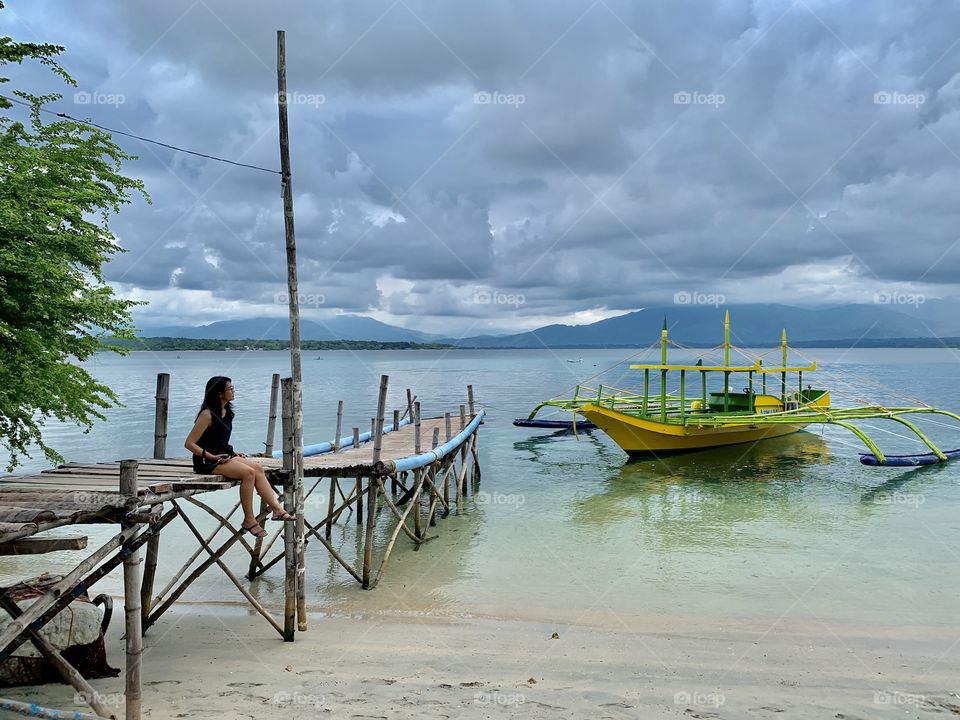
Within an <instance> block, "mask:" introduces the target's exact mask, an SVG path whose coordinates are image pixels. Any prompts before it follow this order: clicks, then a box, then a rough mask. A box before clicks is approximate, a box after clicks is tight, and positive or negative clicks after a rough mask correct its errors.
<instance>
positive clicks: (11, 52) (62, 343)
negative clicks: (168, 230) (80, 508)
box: [0, 3, 145, 469]
mask: <svg viewBox="0 0 960 720" xmlns="http://www.w3.org/2000/svg"><path fill="white" fill-rule="evenodd" d="M0 7H2V3H0ZM61 51H62V48H60V47H58V46H55V45H39V44H33V43H18V42H15V41H13V40H11V39H10V38H8V37H4V38H0V65H2V64H4V63H10V62H17V63H19V62H22V61H23V60H25V59H33V60H38V61H39V62H41V63H43V64H45V65H48V66H50V67H51V68H52V70H53V71H54V72H55V73H56V74H57V75H59V76H60V77H62V78H63V79H64V80H65V81H66V82H67V83H69V84H71V85H74V82H73V80H72V79H71V78H70V76H69V75H67V73H66V72H65V71H64V70H63V69H62V68H61V67H60V66H59V65H58V64H57V63H56V60H55V59H54V58H55V56H56V55H57V54H58V53H60V52H61ZM4 82H7V78H0V83H4ZM12 94H13V95H16V96H18V97H19V98H21V99H23V100H24V101H26V102H28V103H30V105H31V110H30V120H29V122H27V123H26V124H25V123H23V122H18V121H15V120H13V119H11V118H9V117H7V116H6V115H4V114H0V445H2V446H3V447H4V448H5V449H6V450H8V451H9V453H10V458H11V459H10V464H9V466H8V469H12V468H13V467H15V466H16V465H17V464H19V462H20V461H19V456H21V455H27V456H29V453H28V452H27V450H28V447H29V446H31V445H33V444H35V445H36V446H38V447H39V448H41V450H42V451H43V453H44V454H45V455H46V457H47V458H48V459H49V460H50V461H51V462H57V461H61V460H62V458H60V456H59V455H58V454H57V452H56V451H55V450H54V449H53V448H51V447H49V446H48V445H46V444H45V443H44V442H43V437H42V427H43V423H44V421H45V420H47V419H48V418H51V417H55V418H57V419H58V420H61V421H74V422H76V423H77V424H78V425H80V426H82V427H84V428H85V429H86V430H87V431H89V429H90V428H91V426H92V424H93V421H94V420H95V419H97V418H100V419H102V418H103V414H102V413H101V412H100V411H101V410H102V409H104V408H107V407H110V406H112V405H114V404H117V397H116V395H115V394H114V393H113V391H111V390H110V388H108V387H106V386H105V385H102V384H100V383H98V382H97V381H96V380H95V379H94V378H93V377H92V376H91V375H90V374H89V373H88V372H87V371H86V370H84V369H83V368H81V367H80V366H79V365H78V364H77V362H78V361H83V360H86V359H87V358H89V357H90V356H91V355H92V354H93V353H94V352H96V351H97V350H99V349H101V348H103V347H109V348H110V349H111V350H113V351H115V352H126V351H125V350H124V349H123V348H120V347H118V346H115V345H110V346H107V345H105V344H104V343H103V342H102V341H103V339H104V338H106V337H108V336H116V337H120V338H125V337H126V338H132V337H133V326H132V319H131V316H130V308H131V307H132V306H134V305H136V304H137V303H134V302H130V301H126V300H121V299H119V298H117V297H116V296H115V295H114V293H113V290H112V288H111V287H110V286H109V285H107V284H106V283H105V282H104V280H103V275H102V266H103V264H104V263H105V262H108V261H109V260H110V257H111V255H113V254H114V253H117V252H122V248H120V246H119V245H117V244H116V242H115V238H114V236H113V234H112V233H111V232H110V230H109V228H108V224H107V221H108V218H109V216H110V215H111V214H112V213H116V212H118V211H119V210H120V208H121V206H122V205H124V204H126V203H128V202H129V201H130V197H129V196H130V193H131V191H134V192H139V193H143V192H144V191H143V186H142V184H141V182H140V181H138V180H133V179H130V178H127V177H124V176H123V175H122V174H120V168H121V164H122V162H123V161H124V160H131V159H135V158H133V157H132V156H130V155H127V154H125V153H124V152H123V151H122V150H121V149H120V148H119V147H118V146H117V145H115V144H114V143H113V142H112V140H111V138H110V135H108V134H107V133H104V132H102V131H99V130H96V129H91V128H88V127H86V126H84V125H81V124H79V123H76V122H73V121H68V120H61V121H56V122H52V123H49V124H46V125H45V124H43V122H42V121H41V116H40V108H41V106H42V105H43V103H45V102H49V101H52V100H57V99H59V97H60V96H59V95H47V96H34V95H31V94H29V93H26V92H22V91H14V92H13V93H12ZM10 107H11V105H10V103H9V102H5V101H0V108H5V109H7V108H10ZM144 196H145V195H144Z"/></svg>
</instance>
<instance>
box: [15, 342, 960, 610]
mask: <svg viewBox="0 0 960 720" xmlns="http://www.w3.org/2000/svg"><path fill="white" fill-rule="evenodd" d="M805 353H806V354H807V355H809V356H812V357H815V358H817V360H818V361H819V362H820V366H821V368H822V369H823V370H824V371H825V372H826V373H833V372H837V371H842V372H848V373H856V374H858V375H862V376H868V377H871V378H873V379H874V380H875V381H876V382H878V383H879V384H880V385H881V386H882V388H885V389H880V390H877V389H874V388H872V387H868V385H867V384H865V383H863V382H860V381H852V382H851V383H850V391H851V392H852V393H853V394H855V395H858V396H862V397H864V398H879V399H882V400H884V402H893V400H892V399H891V394H892V392H893V391H896V392H897V393H901V394H906V395H908V396H910V397H912V398H917V399H919V400H923V401H925V402H928V403H930V404H935V405H938V406H941V407H946V408H948V409H951V410H953V411H957V410H958V408H960V400H958V398H957V392H956V391H957V388H960V362H958V358H957V357H956V356H955V355H954V354H953V353H952V352H951V351H947V350H926V349H924V350H906V349H903V350H901V349H897V350H852V351H851V350H810V351H805ZM623 355H624V352H623V351H619V350H600V351H586V350H575V351H559V352H550V351H458V352H453V353H444V352H441V351H416V352H414V351H407V352H361V353H348V352H333V353H306V354H305V356H304V381H305V382H304V406H305V412H304V415H305V418H304V420H305V428H306V440H307V441H308V442H312V441H319V440H326V439H329V438H330V437H332V435H333V432H334V425H335V416H336V402H337V400H338V399H344V400H345V401H346V421H345V426H346V427H347V428H349V427H352V426H354V425H356V426H359V427H361V428H362V429H367V428H369V423H370V416H371V414H372V411H373V408H374V405H375V399H376V398H375V395H376V387H377V381H378V378H379V375H380V374H381V373H387V374H389V375H390V377H391V396H390V407H391V408H392V407H401V406H402V405H403V404H404V403H405V400H404V389H405V388H406V387H411V388H413V389H414V391H415V392H416V393H417V394H418V395H419V397H420V398H421V400H422V402H423V412H424V414H425V415H430V414H432V413H440V412H443V411H444V410H453V409H455V408H456V406H458V405H459V404H461V403H463V402H465V398H466V390H465V388H466V385H467V383H472V384H473V386H474V388H475V391H476V396H477V399H478V403H479V404H480V405H481V406H483V407H485V408H486V409H487V411H488V420H487V422H486V424H485V425H484V427H483V429H482V432H481V441H480V442H481V458H482V464H483V482H482V485H481V488H480V492H479V493H478V494H477V496H476V497H475V498H474V499H473V500H472V501H470V502H469V503H468V504H467V506H466V507H465V509H464V512H463V513H462V514H460V515H459V516H457V517H450V518H447V519H445V520H440V521H439V522H438V526H437V528H436V530H437V534H438V535H439V537H438V539H436V540H433V541H431V542H430V543H427V544H426V545H425V546H424V547H423V548H422V549H421V550H420V551H419V552H414V551H413V550H412V549H410V547H409V546H408V544H406V543H404V542H401V543H400V544H399V546H398V549H397V551H396V552H395V554H394V557H393V559H392V560H391V564H390V567H389V569H388V572H387V575H386V577H385V579H384V581H383V582H382V583H381V585H380V587H379V588H378V589H377V590H376V591H375V592H373V593H365V592H363V591H361V590H360V589H359V588H358V587H357V586H356V584H355V583H354V582H353V581H352V579H350V578H349V577H348V576H347V575H346V573H345V572H344V571H342V570H340V569H339V566H337V565H335V564H333V563H332V562H330V561H329V560H328V558H327V557H326V555H325V551H324V550H323V548H322V547H319V546H318V545H317V544H316V543H314V544H312V545H311V546H310V547H309V549H308V554H309V557H310V561H309V564H308V577H309V582H310V591H309V593H308V598H309V601H310V603H311V606H312V607H314V608H315V609H319V610H323V611H327V612H334V613H349V612H354V611H367V610H372V611H378V610H382V611H394V612H396V611H402V612H412V613H436V614H460V613H465V614H482V615H493V616H513V617H528V618H536V619H549V620H556V621H565V622H575V621H581V622H596V623H601V624H610V625H614V626H616V625H617V624H618V623H623V622H627V623H629V622H630V620H631V618H633V619H639V618H644V617H650V616H659V617H662V618H667V619H668V624H669V619H670V618H673V619H675V622H677V623H678V624H682V623H684V622H689V621H690V619H691V618H697V619H700V620H703V621H707V622H715V623H728V622H737V621H739V620H741V619H743V620H749V619H756V618H764V619H771V620H777V619H778V618H781V617H784V618H788V619H790V620H793V621H797V622H804V623H811V624H813V625H817V624H818V623H827V622H830V621H840V620H842V621H849V622H856V623H862V624H864V625H867V626H870V625H874V624H876V625H886V626H889V625H897V624H903V625H911V624H925V625H933V626H940V625H942V626H944V627H946V626H953V625H955V613H956V608H957V599H958V596H960V577H958V575H957V573H956V572H955V570H956V567H957V563H958V561H960V549H958V548H960V483H958V482H957V480H958V477H960V465H957V464H956V463H954V464H951V465H946V466H937V467H930V468H922V469H915V470H908V471H904V470H902V469H900V470H898V469H887V468H879V469H878V468H866V467H864V466H862V465H860V463H859V462H858V460H857V457H856V452H857V450H858V448H857V447H855V446H854V445H855V443H854V442H853V441H854V438H853V437H852V436H848V435H846V434H845V433H844V432H843V431H841V430H839V429H834V428H829V429H828V430H827V431H825V432H824V433H820V432H819V431H817V432H809V433H801V434H797V435H794V436H789V437H786V438H780V439H775V440H769V441H766V442H763V443H760V444H758V445H755V446H743V447H731V448H726V449H721V450H715V451H707V452H701V453H695V454H690V455H685V456H680V457H673V458H670V459H668V460H665V461H663V462H660V461H644V462H634V463H628V462H626V456H625V455H624V454H623V453H622V452H621V451H620V450H619V449H618V448H617V447H616V446H615V445H613V444H612V443H611V442H610V441H609V440H608V439H607V438H606V437H605V436H603V435H602V434H599V433H596V434H582V435H581V436H580V438H579V440H577V439H574V438H573V437H572V436H570V435H566V434H556V433H551V432H550V431H538V430H530V429H521V428H515V427H513V426H512V425H511V420H512V419H513V418H514V417H517V416H521V415H525V414H526V413H527V412H528V411H529V409H530V408H531V407H532V405H534V404H535V403H536V402H537V401H538V400H541V399H544V398H546V397H549V396H552V395H556V394H558V393H560V392H562V391H563V390H564V389H566V388H568V387H570V386H572V385H574V384H576V383H577V382H578V381H580V380H581V379H583V378H585V377H587V376H590V375H593V374H594V373H596V372H599V371H601V370H603V369H604V368H607V367H609V366H612V365H615V364H616V363H617V362H618V361H620V360H622V358H623ZM318 356H319V358H318ZM569 358H573V359H579V358H582V362H579V363H570V362H567V359H569ZM677 359H679V357H677ZM287 363H288V359H287V356H286V355H284V354H283V353H241V352H209V353H207V352H204V353H181V354H180V355H179V356H178V355H177V354H176V353H135V354H133V355H130V356H128V357H126V358H119V357H115V356H112V355H101V356H98V357H97V358H96V360H95V361H94V362H92V363H91V364H90V367H91V369H92V371H93V372H94V374H95V375H96V376H97V377H98V378H99V379H101V380H102V381H104V382H106V383H107V384H108V385H110V386H112V387H113V388H114V389H115V390H116V391H117V392H118V393H119V394H120V396H121V398H122V399H123V401H124V403H125V404H126V407H124V408H118V409H115V410H112V411H110V413H109V415H110V418H109V421H108V422H107V423H101V424H98V425H97V427H96V428H95V429H94V430H93V432H91V433H90V434H88V435H83V434H82V433H80V432H79V431H78V430H77V429H76V428H72V427H69V426H57V427H51V428H50V432H49V435H48V436H49V439H50V442H51V443H52V444H53V445H54V446H55V447H57V448H58V449H59V450H60V451H61V452H62V453H63V454H64V455H65V456H66V457H67V458H68V459H69V460H71V461H96V460H106V459H118V458H121V457H127V456H145V455H149V454H150V453H151V451H152V438H153V394H154V391H155V377H156V373H157V372H161V371H165V372H170V373H171V375H172V393H171V408H170V440H169V445H168V448H169V450H168V452H169V453H171V454H172V453H174V452H179V448H180V444H181V442H182V439H183V437H184V436H185V435H186V433H187V431H188V430H189V427H190V425H191V422H192V419H193V416H194V414H195V413H196V410H197V405H198V402H199V396H200V392H201V390H202V386H203V383H204V381H205V380H206V378H207V377H208V376H209V375H211V374H226V375H229V376H231V377H232V378H233V380H234V385H235V386H236V388H237V401H236V410H237V419H236V422H235V434H234V445H235V447H237V449H238V450H246V451H248V452H256V451H258V450H259V449H260V448H261V447H262V445H261V444H262V441H263V438H264V436H265V432H266V415H267V403H268V399H269V384H270V376H271V374H272V373H273V372H280V373H283V374H286V372H287V370H288V364H287ZM634 375H635V373H634ZM630 378H631V374H630V373H628V372H626V371H625V369H624V367H623V366H620V367H618V368H616V369H614V370H612V371H610V372H607V373H605V374H604V375H603V378H602V381H603V382H605V383H608V384H612V385H615V386H620V387H626V386H628V385H629V384H630V383H631V382H633V381H632V380H631V379H630ZM811 381H812V382H814V383H815V384H816V381H815V380H813V379H811ZM901 402H903V401H901ZM927 427H928V429H929V430H930V431H931V433H932V434H933V435H934V436H935V437H936V438H937V439H938V440H940V441H941V442H942V443H943V444H942V445H941V446H942V447H948V448H953V447H960V428H955V429H953V430H952V431H951V430H949V429H947V428H944V427H941V426H934V425H931V426H927ZM873 434H874V436H875V437H877V439H878V440H879V441H880V442H881V446H882V447H883V448H884V449H885V450H888V451H894V452H895V451H919V448H918V446H917V445H916V443H914V444H913V445H907V444H905V443H904V441H902V440H901V438H899V437H896V436H892V435H884V434H883V433H881V432H874V433H873ZM41 466H42V463H38V462H32V463H29V464H28V466H27V467H26V468H25V469H27V470H32V469H36V468H38V467H41ZM218 495H222V497H216V498H215V499H214V500H213V503H215V504H217V505H218V506H220V507H226V506H229V505H230V504H231V502H232V501H235V498H234V497H233V495H232V494H230V496H229V497H228V496H227V495H228V494H227V493H222V494H218ZM320 496H322V497H323V498H325V496H326V490H325V488H324V490H323V492H322V493H319V494H318V503H319V504H325V500H321V499H320ZM308 507H309V506H308ZM202 522H205V520H204V521H202ZM390 529H391V528H390V526H388V525H387V524H386V523H381V526H380V529H379V532H380V533H382V534H384V533H388V532H389V531H390ZM86 530H87V529H85V532H86ZM72 532H76V531H72ZM107 533H109V528H96V527H94V528H92V529H90V533H89V534H91V544H92V543H93V542H95V541H96V539H97V538H99V537H105V536H106V534H107ZM163 538H164V539H163V548H162V553H161V555H162V557H161V571H160V575H159V577H158V586H160V585H162V584H163V583H164V581H165V579H166V577H167V576H169V574H170V573H172V572H173V571H174V570H176V569H177V567H179V565H178V563H177V561H178V560H180V561H181V562H182V560H183V559H184V558H185V557H186V556H187V555H189V554H190V553H191V552H192V551H193V549H194V547H195V546H194V545H193V544H192V540H190V538H188V537H187V535H186V530H185V529H184V528H183V527H182V526H181V525H179V524H178V525H176V526H173V527H171V529H169V530H167V531H165V533H164V536H163ZM334 541H335V542H336V543H338V545H339V546H340V548H341V551H342V552H344V553H345V554H347V556H349V557H352V556H353V554H354V553H356V548H357V545H356V536H355V532H354V525H353V524H352V519H350V520H348V522H347V523H345V524H344V525H343V526H340V527H337V528H336V529H335V533H334ZM228 558H230V559H231V562H232V564H233V565H234V566H235V567H236V568H237V569H238V570H239V569H242V568H243V567H245V564H244V563H243V558H242V557H241V556H240V555H239V554H233V555H228ZM75 562H76V558H75V557H71V556H70V555H67V554H56V555H50V556H45V557H44V558H32V559H27V558H25V559H12V560H11V559H6V560H4V561H3V564H2V565H0V570H2V573H3V576H4V579H8V578H10V577H13V576H25V575H29V574H36V573H38V572H40V571H43V570H51V571H57V570H61V571H62V570H63V569H65V568H68V567H72V564H75ZM282 584H283V577H282V571H281V570H279V568H278V569H277V570H275V571H272V572H271V573H270V575H269V576H268V577H266V578H264V579H263V580H261V581H259V582H257V583H255V584H254V587H253V590H254V593H255V594H256V595H257V596H258V597H260V598H261V600H264V601H266V602H268V603H279V602H280V601H281V594H280V593H281V592H282ZM105 587H106V589H108V590H112V591H114V592H119V575H118V574H115V575H114V576H111V577H110V578H108V579H107V580H106V581H105ZM186 599H190V600H193V601H197V602H214V603H220V602H229V603H234V602H238V603H242V602H243V598H242V597H241V596H240V595H239V593H238V592H237V591H236V589H235V588H233V587H232V586H231V585H229V581H228V580H227V579H226V578H225V577H223V576H222V575H220V574H218V572H217V571H216V570H213V571H211V572H210V573H208V574H207V576H206V577H205V578H204V580H203V581H202V582H201V583H198V585H197V586H196V587H195V588H194V589H192V590H191V591H190V592H189V593H188V595H187V596H186ZM184 607H190V606H189V605H185V606H184ZM678 629H679V628H678Z"/></svg>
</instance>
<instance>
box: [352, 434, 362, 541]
mask: <svg viewBox="0 0 960 720" xmlns="http://www.w3.org/2000/svg"><path fill="white" fill-rule="evenodd" d="M353 446H354V447H355V448H358V447H360V428H354V429H353ZM356 494H357V527H360V526H361V525H363V478H362V477H361V476H359V475H358V476H357V492H356Z"/></svg>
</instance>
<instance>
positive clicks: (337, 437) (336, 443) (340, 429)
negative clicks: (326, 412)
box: [333, 400, 343, 453]
mask: <svg viewBox="0 0 960 720" xmlns="http://www.w3.org/2000/svg"><path fill="white" fill-rule="evenodd" d="M341 432H343V400H340V401H339V402H337V434H336V435H334V436H333V451H334V452H335V453H337V452H340V433H341Z"/></svg>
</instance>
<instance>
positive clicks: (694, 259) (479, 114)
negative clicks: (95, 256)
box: [0, 0, 960, 334]
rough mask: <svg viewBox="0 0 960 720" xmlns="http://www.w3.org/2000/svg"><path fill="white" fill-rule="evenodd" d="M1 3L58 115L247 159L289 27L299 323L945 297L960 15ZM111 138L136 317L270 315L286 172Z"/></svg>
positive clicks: (266, 159) (3, 19) (120, 283)
mask: <svg viewBox="0 0 960 720" xmlns="http://www.w3.org/2000/svg"><path fill="white" fill-rule="evenodd" d="M6 4H7V8H6V9H5V10H3V11H0V33H3V34H8V35H11V36H13V37H14V38H16V39H18V40H24V41H43V42H53V43H58V44H61V45H64V46H65V47H66V52H65V53H64V55H63V56H62V63H63V65H64V66H65V67H66V68H67V70H68V71H69V72H70V73H71V74H72V75H73V76H74V78H75V79H76V80H77V83H78V86H79V87H78V88H77V89H76V91H74V90H73V89H70V88H62V92H63V93H64V98H63V99H62V100H61V101H59V102H58V103H56V104H55V105H54V106H53V107H55V108H56V109H58V110H61V111H64V112H68V113H70V114H72V115H76V116H78V117H85V118H89V119H91V120H93V121H95V122H99V123H102V124H104V125H107V126H110V127H113V128H116V129H119V130H125V131H129V132H135V133H138V134H141V135H145V136H148V137H152V138H157V139H160V140H163V141H166V142H168V143H172V144H175V145H180V146H183V147H187V148H191V149H195V150H199V151H203V152H207V153H212V154H216V155H221V156H224V157H228V158H232V159H236V160H240V161H242V162H246V163H251V164H255V165H260V166H263V167H266V168H278V167H279V159H278V144H277V108H276V76H275V69H276V36H275V30H277V29H280V28H283V29H285V30H286V31H287V56H288V80H289V90H290V92H291V97H290V102H291V105H290V113H291V116H290V124H291V144H292V152H293V173H294V189H295V208H296V223H297V241H298V248H299V253H300V283H301V292H302V294H303V298H302V300H303V303H304V306H305V307H304V314H305V316H306V317H310V318H313V319H322V318H323V317H324V316H328V315H331V314H336V313H342V312H353V313H364V314H369V315H372V316H374V317H376V318H378V319H381V320H384V321H387V322H391V323H394V324H398V325H404V326H407V327H411V328H416V329H420V330H426V331H434V332H465V333H467V334H477V333H479V332H481V331H487V330H512V329H522V328H530V327H535V326H538V325H541V324H545V323H547V322H551V321H562V322H588V321H592V320H595V319H599V318H602V317H608V316H611V315H616V314H620V313H623V312H626V311H629V310H633V309H636V308H638V307H642V306H644V305H649V304H669V303H671V302H674V299H675V298H680V301H681V302H683V301H684V299H685V298H686V299H691V298H692V299H693V300H696V298H698V297H700V298H703V299H704V301H710V298H709V296H710V295H723V296H724V298H725V300H726V301H727V302H757V301H760V302H769V301H780V302H787V303H791V304H797V305H822V304H828V303H842V302H872V301H875V300H876V298H877V297H881V298H891V297H905V298H906V297H908V294H911V293H913V294H923V295H924V296H925V297H928V298H941V297H954V296H956V295H958V294H960V290H958V287H957V269H958V260H960V242H958V241H960V223H958V219H960V202H958V199H957V198H958V188H960V34H958V32H960V31H958V28H960V5H958V4H957V3H956V2H950V1H944V2H937V1H935V0H931V1H927V2H924V1H919V2H913V3H906V2H903V0H851V1H848V2H838V1H835V0H830V1H827V0H795V1H793V0H753V1H752V2H751V1H747V0H716V1H715V2H706V1H705V0H697V1H696V2H694V1H693V0H654V1H644V0H641V1H637V0H632V1H630V0H592V1H591V0H577V1H576V2H573V1H570V2H568V1H566V0H549V1H548V0H541V1H539V2H538V1H536V0H531V1H530V2H508V1H507V0H488V1H487V2H483V3H467V2H460V1H454V0H444V1H443V2H438V1H434V2H424V1H421V0H342V1H341V0H325V1H323V2H317V3H304V2H289V1H285V0H277V1H275V2H272V3H238V2H235V1H234V2H231V1H229V0H196V1H194V0H166V2H162V3H139V2H129V0H96V2H87V3H68V2H53V1H52V0H7V3H6ZM7 74H9V75H11V76H12V77H13V78H14V82H13V83H11V84H10V85H7V86H6V87H5V91H9V89H10V88H11V86H13V87H24V88H30V89H49V88H53V87H55V86H56V82H55V80H54V79H53V78H52V77H50V76H49V75H48V74H46V73H44V72H43V71H41V70H39V69H38V68H35V67H23V68H14V69H12V70H10V71H9V72H8V73H7ZM118 139H119V140H120V142H121V143H122V145H123V147H124V148H126V149H127V150H128V151H130V152H132V153H134V154H137V155H138V156H139V157H140V159H139V161H137V162H135V163H131V164H129V166H128V167H127V171H128V174H131V175H134V176H137V177H140V178H142V179H143V180H144V182H145V183H146V186H147V189H148V191H149V192H150V194H151V196H152V198H153V204H152V205H147V204H146V203H144V202H140V201H138V202H136V203H134V204H133V205H131V206H129V207H128V208H126V209H125V210H124V212H123V213H122V214H121V215H120V216H119V217H118V218H117V219H116V220H115V221H114V223H113V228H114V230H115V231H116V233H117V235H118V237H119V239H120V242H121V243H122V245H123V246H124V247H125V248H127V249H128V250H129V252H128V253H127V254H125V255H123V256H122V257H118V258H117V259H116V260H114V261H113V262H112V263H110V266H109V268H108V271H107V278H108V279H109V281H110V282H111V283H112V284H113V285H114V286H115V287H116V288H117V289H118V290H119V291H120V292H121V293H123V294H124V295H125V296H129V297H135V298H140V299H146V300H149V301H150V306H149V308H147V309H145V310H143V311H141V312H140V313H139V314H138V321H139V324H140V325H142V326H155V325H160V324H167V323H189V324H200V323H205V322H211V321H213V320H220V319H228V318H240V317H252V316H266V315H277V316H282V315H284V314H285V312H286V305H285V298H284V297H283V296H282V293H283V291H284V290H285V287H286V279H285V258H284V250H283V247H284V245H283V217H282V207H281V198H280V187H279V178H278V176H276V175H271V174H268V173H264V172H257V171H254V170H248V169H241V168H236V167H231V166H229V165H224V164H221V163H216V162H211V161H208V160H204V159H201V158H197V157H193V156H189V155H183V154H178V153H174V152H172V151H169V150H165V149H163V148H159V147H156V146H149V145H143V144H141V143H139V142H137V141H134V140H127V139H122V138H118ZM897 293H902V294H903V295H898V294H897Z"/></svg>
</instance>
